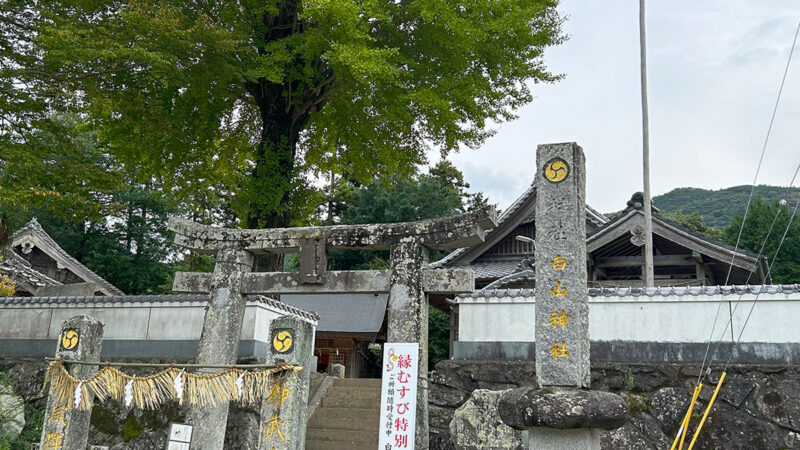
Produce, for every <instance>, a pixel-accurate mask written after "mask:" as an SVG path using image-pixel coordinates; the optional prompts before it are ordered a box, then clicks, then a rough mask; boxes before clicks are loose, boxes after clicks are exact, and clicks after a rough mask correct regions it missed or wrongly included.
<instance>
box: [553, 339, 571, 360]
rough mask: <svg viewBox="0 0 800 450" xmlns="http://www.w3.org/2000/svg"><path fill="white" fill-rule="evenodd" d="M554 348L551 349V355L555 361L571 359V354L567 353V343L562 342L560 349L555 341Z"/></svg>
mask: <svg viewBox="0 0 800 450" xmlns="http://www.w3.org/2000/svg"><path fill="white" fill-rule="evenodd" d="M553 344H555V345H553V346H552V347H550V354H551V355H553V359H558V358H569V352H568V351H567V343H566V342H564V341H561V346H560V347H559V345H558V341H553Z"/></svg>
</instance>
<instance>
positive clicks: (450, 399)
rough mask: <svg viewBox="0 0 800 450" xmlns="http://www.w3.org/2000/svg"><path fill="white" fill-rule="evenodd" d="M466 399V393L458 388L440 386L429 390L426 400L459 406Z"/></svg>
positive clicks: (438, 403) (437, 403) (441, 404)
mask: <svg viewBox="0 0 800 450" xmlns="http://www.w3.org/2000/svg"><path fill="white" fill-rule="evenodd" d="M466 399H467V394H466V393H465V392H464V391H462V390H459V389H454V388H448V387H441V388H439V389H435V390H433V391H431V393H430V394H429V395H428V401H429V402H430V403H431V404H434V405H439V406H459V405H461V404H462V403H464V400H466Z"/></svg>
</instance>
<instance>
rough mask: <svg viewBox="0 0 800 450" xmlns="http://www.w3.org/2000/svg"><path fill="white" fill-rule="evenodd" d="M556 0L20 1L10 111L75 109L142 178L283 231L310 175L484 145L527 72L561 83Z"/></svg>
mask: <svg viewBox="0 0 800 450" xmlns="http://www.w3.org/2000/svg"><path fill="white" fill-rule="evenodd" d="M556 5H557V2H556V1H555V0H477V1H473V2H471V3H469V4H464V3H463V2H458V1H454V0H411V1H408V2H383V1H375V0H366V1H357V2H356V1H353V0H307V1H304V2H298V1H291V0H269V1H266V2H264V1H254V0H243V1H238V2H230V1H228V2H226V1H221V2H202V1H201V2H185V1H175V0H128V1H123V0H99V1H93V2H85V1H72V0H65V1H59V2H45V3H33V4H31V3H30V2H22V1H19V0H9V1H7V2H4V4H3V6H2V7H0V21H2V22H0V24H1V25H3V26H4V29H5V30H8V32H4V33H3V35H2V37H0V44H3V45H0V51H2V52H3V53H2V54H0V57H6V58H8V59H9V60H11V61H12V62H13V64H8V65H5V69H4V72H3V75H4V77H0V79H2V80H4V82H3V83H2V84H0V91H2V92H3V93H6V94H7V95H8V97H7V98H9V99H11V100H9V101H7V102H5V103H2V104H0V114H3V116H4V117H10V118H11V122H13V124H12V125H9V127H14V128H19V127H20V126H21V125H20V124H28V123H31V124H32V123H35V122H34V119H37V120H38V119H39V118H40V116H41V115H42V114H43V113H44V112H45V111H47V110H51V109H56V110H66V109H71V110H74V111H78V112H79V113H80V114H81V116H82V117H86V119H87V122H86V123H87V124H89V125H90V126H91V127H92V129H94V130H96V131H97V137H98V139H99V142H100V143H101V148H103V149H104V151H107V152H108V153H109V154H111V155H113V156H114V158H115V160H116V162H117V163H119V164H121V165H123V166H125V167H127V168H128V169H129V170H131V171H132V173H135V174H136V181H137V182H139V183H144V182H154V183H155V184H157V185H160V186H163V187H164V189H165V190H167V191H169V192H173V193H175V194H176V196H177V197H178V198H179V199H180V200H181V202H186V204H190V205H191V206H192V210H195V208H196V209H197V210H198V211H199V210H204V212H208V211H207V210H208V208H214V207H217V206H218V205H219V204H221V203H222V204H226V205H227V208H230V211H233V212H235V213H236V215H237V217H238V218H239V219H240V220H241V221H242V222H244V224H245V225H247V226H250V227H265V226H277V225H288V224H293V223H298V222H302V221H306V220H308V215H309V214H310V213H311V212H312V211H313V209H314V207H316V202H318V201H319V200H320V198H319V196H318V195H315V194H313V193H312V192H310V191H313V190H314V188H313V187H312V186H313V185H312V184H311V183H308V177H310V176H314V175H318V174H319V173H328V172H329V171H332V172H335V173H337V174H340V175H343V176H345V178H347V179H349V180H356V181H359V182H360V183H368V182H369V181H370V180H372V179H373V178H374V177H375V176H376V175H377V176H389V175H394V174H399V175H402V176H409V175H411V174H412V173H413V172H414V171H415V168H416V166H417V165H418V164H419V163H422V162H424V161H425V155H426V152H428V151H430V150H431V149H433V148H435V149H438V150H440V151H442V152H447V151H452V150H456V149H459V148H460V147H462V146H467V147H472V148H476V147H478V146H480V144H481V143H482V142H483V141H484V140H485V139H486V137H487V136H489V135H491V133H492V132H491V130H489V129H488V128H487V125H488V124H490V123H497V122H501V121H503V120H508V119H511V118H513V117H514V110H515V109H517V108H519V107H520V106H522V105H524V104H526V103H528V102H530V101H531V100H532V98H533V96H532V93H531V92H530V91H529V88H528V86H530V85H532V83H529V81H533V82H553V81H556V80H557V79H558V78H559V77H558V76H557V75H553V74H552V73H550V72H548V71H547V70H546V68H545V65H544V62H543V57H542V55H543V51H544V49H545V48H547V47H548V46H551V45H555V44H558V43H560V42H562V41H563V39H564V38H563V36H562V35H561V30H560V28H561V23H562V18H561V17H560V16H559V14H558V13H557V11H556V9H555V7H556ZM16 86H24V87H25V88H24V89H22V88H19V89H18V88H17V87H16ZM28 116H30V119H29V118H28ZM11 122H10V123H11ZM23 128H24V127H23ZM25 132H27V131H26V130H22V131H15V135H16V136H17V137H16V138H15V141H14V142H9V143H8V145H9V146H10V147H9V148H14V149H15V154H14V155H13V158H11V159H13V160H20V161H22V160H24V159H25V158H24V156H23V155H22V154H21V150H17V149H22V148H24V147H23V146H24V142H23V141H24V135H25ZM0 135H2V133H0ZM2 151H3V152H4V153H5V152H7V151H8V150H7V149H6V148H3V150H2ZM0 159H3V160H5V159H6V156H5V155H3V157H2V158H0ZM37 164H39V163H37ZM39 165H40V166H41V164H39ZM3 186H4V187H5V184H4V185H3ZM55 191H56V192H60V191H58V190H55ZM15 192H17V194H16V195H22V194H24V193H25V189H19V190H17V191H15ZM62 195H64V194H63V192H62Z"/></svg>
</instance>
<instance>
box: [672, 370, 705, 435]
mask: <svg viewBox="0 0 800 450" xmlns="http://www.w3.org/2000/svg"><path fill="white" fill-rule="evenodd" d="M702 388H703V383H700V384H698V385H697V386H695V388H694V392H693V393H692V401H691V402H690V403H689V410H688V411H686V415H685V416H683V420H682V421H681V427H680V429H679V430H678V434H676V435H675V440H674V441H672V447H670V448H669V450H675V446H676V445H678V440H679V439H680V441H681V446H680V447H678V448H679V449H683V439H684V438H685V437H686V429H687V428H689V419H690V418H691V417H692V410H693V409H694V402H695V401H696V400H697V396H698V395H700V389H702Z"/></svg>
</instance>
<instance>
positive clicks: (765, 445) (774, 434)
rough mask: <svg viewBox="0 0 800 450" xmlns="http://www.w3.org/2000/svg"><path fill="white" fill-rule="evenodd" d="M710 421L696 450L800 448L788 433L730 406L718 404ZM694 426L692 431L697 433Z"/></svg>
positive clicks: (699, 439)
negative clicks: (698, 449)
mask: <svg viewBox="0 0 800 450" xmlns="http://www.w3.org/2000/svg"><path fill="white" fill-rule="evenodd" d="M714 405H715V406H714V408H713V410H712V412H711V415H710V416H709V421H708V423H707V425H706V427H707V429H704V431H703V432H701V433H700V438H698V440H697V445H696V446H695V448H700V449H725V450H752V449H783V448H798V443H797V442H792V440H791V439H790V437H789V435H788V433H786V432H785V431H783V430H781V429H780V428H779V427H777V426H775V425H773V424H771V423H769V422H767V421H765V420H759V419H755V418H753V417H752V416H750V415H749V414H746V413H744V412H742V411H737V410H735V409H734V408H733V407H730V406H728V405H725V404H724V403H723V404H720V405H719V406H717V403H714ZM695 427H696V424H695V423H693V424H692V428H690V431H694V429H695Z"/></svg>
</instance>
